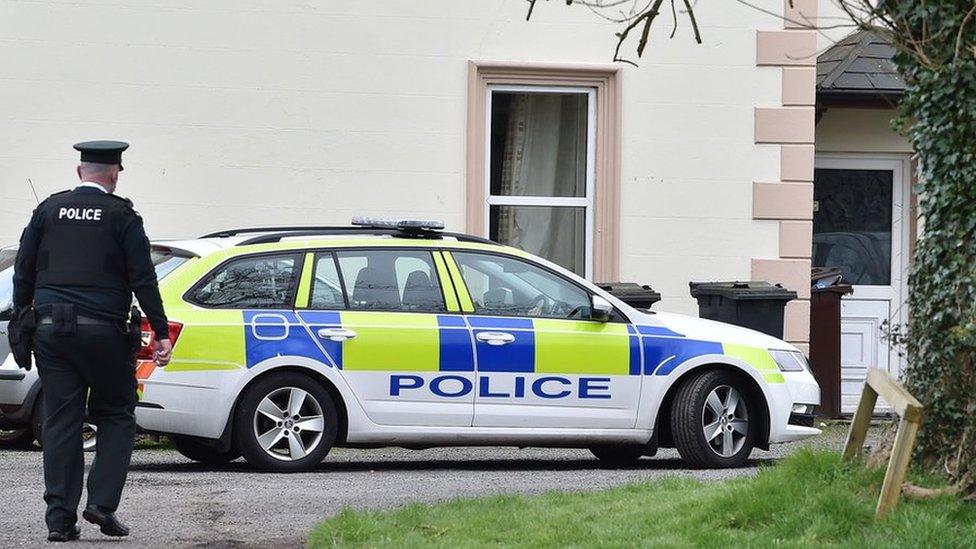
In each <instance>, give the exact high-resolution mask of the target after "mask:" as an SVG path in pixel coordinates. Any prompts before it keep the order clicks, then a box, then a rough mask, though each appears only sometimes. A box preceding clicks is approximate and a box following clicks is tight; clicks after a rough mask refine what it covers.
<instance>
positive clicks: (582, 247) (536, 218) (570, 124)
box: [486, 85, 596, 276]
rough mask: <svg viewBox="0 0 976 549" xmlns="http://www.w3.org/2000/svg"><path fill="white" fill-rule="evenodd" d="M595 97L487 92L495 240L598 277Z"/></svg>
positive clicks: (536, 89) (537, 90)
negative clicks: (595, 266)
mask: <svg viewBox="0 0 976 549" xmlns="http://www.w3.org/2000/svg"><path fill="white" fill-rule="evenodd" d="M595 99H596V91H595V89H593V88H573V87H541V86H499V85H493V86H489V87H488V98H487V101H488V105H487V109H488V113H489V121H488V130H489V132H488V133H489V136H488V139H487V148H488V150H487V162H486V166H487V172H488V173H487V178H486V179H487V185H488V189H487V200H486V208H487V215H486V217H487V219H488V236H489V238H491V239H492V240H495V241H498V242H500V243H502V244H508V245H511V246H515V247H517V248H521V249H523V250H526V251H528V252H531V253H534V254H536V255H539V256H541V257H544V258H546V259H549V260H550V261H553V262H554V263H557V264H559V265H562V266H563V267H566V268H567V269H569V270H571V271H573V272H575V273H577V274H579V275H581V276H586V275H588V274H589V273H590V272H591V271H592V259H591V258H592V247H593V216H594V213H593V205H594V201H593V194H594V192H593V186H594V185H593V183H594V154H595V151H594V143H595V123H594V121H595V117H596V114H595V113H596V100H595Z"/></svg>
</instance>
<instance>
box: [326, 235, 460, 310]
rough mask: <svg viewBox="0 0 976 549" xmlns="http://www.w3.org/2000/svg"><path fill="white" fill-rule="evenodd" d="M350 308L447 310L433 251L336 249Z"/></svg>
mask: <svg viewBox="0 0 976 549" xmlns="http://www.w3.org/2000/svg"><path fill="white" fill-rule="evenodd" d="M336 256H337V257H338V259H339V269H340V270H341V271H342V279H343V282H345V289H346V294H347V295H348V296H349V308H350V309H360V310H372V311H404V312H423V313H440V312H444V311H446V310H447V307H446V306H445V305H444V294H443V293H442V292H441V286H440V281H439V280H438V279H437V271H436V270H435V268H434V261H433V259H432V257H431V255H430V252H426V251H418V252H415V251H406V250H356V251H342V252H337V253H336Z"/></svg>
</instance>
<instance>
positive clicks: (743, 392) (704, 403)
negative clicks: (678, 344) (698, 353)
mask: <svg viewBox="0 0 976 549" xmlns="http://www.w3.org/2000/svg"><path fill="white" fill-rule="evenodd" d="M759 417H760V416H759V410H758V405H757V404H756V402H755V399H753V398H752V392H751V390H750V387H749V386H747V385H746V383H744V382H743V381H742V379H741V378H740V377H738V376H736V375H734V374H732V373H730V372H727V371H722V370H711V371H708V372H703V373H701V374H699V375H696V376H694V377H692V378H691V379H689V380H688V381H686V382H685V383H684V384H683V385H681V387H680V388H679V389H678V392H677V394H676V395H675V397H674V404H673V407H672V409H671V434H672V436H673V438H674V445H675V447H676V448H677V449H678V454H680V455H681V459H683V460H684V461H685V463H687V464H688V465H689V466H691V467H695V468H728V467H740V466H742V465H743V464H745V462H746V460H747V459H749V454H750V453H752V449H753V447H754V446H755V433H756V431H757V427H758V424H757V420H758V419H759ZM743 431H744V432H743Z"/></svg>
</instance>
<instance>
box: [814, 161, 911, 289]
mask: <svg viewBox="0 0 976 549" xmlns="http://www.w3.org/2000/svg"><path fill="white" fill-rule="evenodd" d="M893 177H894V174H893V173H892V172H891V171H890V170H848V169H824V168H817V170H816V172H815V175H814V186H813V200H814V214H813V266H814V267H837V268H840V270H841V272H842V273H843V276H844V281H845V282H847V283H849V284H855V285H867V286H887V285H889V284H891V256H892V253H891V227H892V208H893V205H892V192H893V191H892V189H893Z"/></svg>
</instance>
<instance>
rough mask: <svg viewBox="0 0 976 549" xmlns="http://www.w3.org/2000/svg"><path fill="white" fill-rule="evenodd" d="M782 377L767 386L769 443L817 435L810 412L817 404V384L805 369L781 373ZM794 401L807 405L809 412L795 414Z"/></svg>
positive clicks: (818, 386)
mask: <svg viewBox="0 0 976 549" xmlns="http://www.w3.org/2000/svg"><path fill="white" fill-rule="evenodd" d="M783 378H784V380H785V382H784V383H775V384H769V385H768V388H769V397H770V398H769V442H770V444H776V443H780V442H793V441H797V440H803V439H805V438H808V437H812V436H815V435H819V434H820V429H816V428H814V427H813V425H814V424H815V423H814V420H813V411H814V410H815V409H816V407H817V406H819V405H820V385H818V384H817V381H816V380H815V379H814V378H813V375H812V374H810V372H808V371H802V372H783ZM794 404H806V405H807V406H808V407H809V408H810V412H809V414H806V413H804V414H794V413H793V405H794ZM806 416H809V418H807V417H806Z"/></svg>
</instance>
